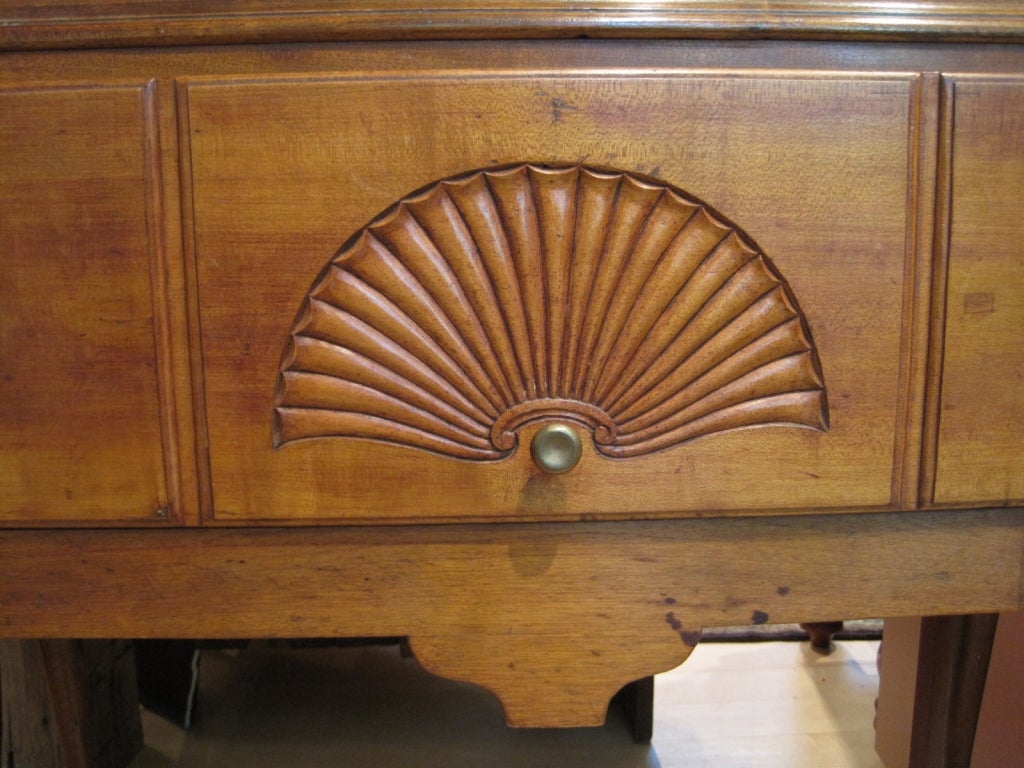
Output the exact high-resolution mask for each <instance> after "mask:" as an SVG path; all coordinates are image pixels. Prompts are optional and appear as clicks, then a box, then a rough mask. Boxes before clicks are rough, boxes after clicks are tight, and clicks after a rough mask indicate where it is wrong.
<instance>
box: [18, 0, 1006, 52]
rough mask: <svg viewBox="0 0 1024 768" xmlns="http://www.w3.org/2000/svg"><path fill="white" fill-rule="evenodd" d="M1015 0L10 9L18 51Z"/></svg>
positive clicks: (850, 15) (820, 22)
mask: <svg viewBox="0 0 1024 768" xmlns="http://www.w3.org/2000/svg"><path fill="white" fill-rule="evenodd" d="M1022 21H1024V14H1022V13H1021V9H1020V6H1019V5H1018V4H1017V3H1014V2H1012V0H998V1H995V2H994V1H993V0H929V2H922V1H921V0H915V1H914V2H904V3H899V4H896V5H894V4H892V3H888V2H882V1H881V0H868V1H867V2H864V1H863V0H862V1H861V2H856V1H855V0H840V1H838V2H830V3H828V4H827V6H823V5H822V4H821V3H820V2H816V1H815V0H788V1H787V2H776V3H763V2H751V0H657V1H656V2H651V3H645V4H644V5H643V6H642V7H641V6H636V5H634V4H631V3H622V2H619V1H618V0H588V1H587V2H580V1H579V0H577V1H575V2H565V1H564V0H518V1H517V2H509V1H508V0H488V1H487V2H479V0H434V1H433V2H427V3H424V2H422V0H387V1H386V2H366V0H341V1H340V2H339V1H337V0H335V1H333V2H330V1H328V0H284V1H283V2H280V1H279V2H271V1H270V0H229V1H228V2H216V3H213V2H210V1H209V0H207V2H193V1H190V0H173V1H172V2H154V0H144V1H143V2H136V3H131V4H124V3H118V2H112V1H111V0H74V2H59V0H36V1H35V2H33V3H28V4H20V5H16V6H14V7H13V8H11V9H9V10H5V11H4V12H3V14H2V15H0V22H2V23H0V47H3V48H9V49H15V50H17V49H21V50H25V49H34V48H73V47H111V46H129V45H134V46H147V45H148V46H160V45H191V44H223V43H281V42H308V41H351V40H381V39H392V40H393V39H406V40H431V39H435V40H436V39H463V40H464V39H500V38H525V37H533V38H552V39H565V38H574V37H598V38H602V37H603V38H652V37H654V38H658V37H661V38H691V39H692V38H710V39H722V38H732V39H744V38H753V39H765V38H768V39H790V40H792V39H797V40H799V39H839V40H915V39H926V40H979V41H992V42H1000V41H1016V40H1019V39H1020V38H1021V36H1022V31H1021V30H1022Z"/></svg>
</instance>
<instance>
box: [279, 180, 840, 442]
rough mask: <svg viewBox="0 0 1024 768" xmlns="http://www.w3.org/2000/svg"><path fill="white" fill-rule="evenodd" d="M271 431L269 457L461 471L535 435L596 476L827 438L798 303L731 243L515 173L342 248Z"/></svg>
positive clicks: (433, 191)
mask: <svg viewBox="0 0 1024 768" xmlns="http://www.w3.org/2000/svg"><path fill="white" fill-rule="evenodd" d="M275 414H276V419H275V429H274V444H275V446H279V445H282V444H284V443H287V442H289V441H292V440H299V439H303V438H313V437H331V436H344V437H359V438H369V439H375V440H383V441H387V442H391V443H398V444H402V445H407V446H412V447H415V448H421V449H425V450H430V451H434V452H437V453H441V454H444V455H448V456H453V457H458V458H463V459H475V460H491V459H500V458H503V457H505V456H508V455H509V454H510V453H511V452H513V451H514V450H515V448H516V444H517V439H516V432H517V430H518V429H519V428H520V427H521V426H523V425H524V424H526V423H528V422H531V421H535V420H538V419H543V418H549V417H557V418H560V419H569V420H573V421H575V422H578V423H582V424H585V425H586V426H588V427H589V428H590V429H591V431H592V433H593V438H594V443H595V445H596V447H597V450H598V451H599V452H600V453H602V454H604V455H606V456H611V457H630V456H639V455H643V454H646V453H650V452H652V451H657V450H660V449H663V448H668V447H670V446H674V445H677V444H679V443H683V442H686V441H688V440H692V439H694V438H697V437H701V436H704V435H709V434H712V433H715V432H720V431H723V430H729V429H735V428H738V427H748V426H753V425H759V424H790V425H800V426H805V427H812V428H816V429H822V430H824V429H827V422H828V415H827V405H826V398H825V391H824V384H823V380H822V377H821V372H820V366H819V363H818V359H817V353H816V351H815V348H814V345H813V343H812V341H811V337H810V333H809V331H808V330H807V328H806V324H805V323H804V321H803V318H802V316H801V314H800V311H799V309H798V307H797V304H796V301H795V300H794V299H793V296H792V295H791V293H790V290H789V288H788V286H787V285H786V283H785V281H784V280H783V279H782V278H781V277H780V276H779V274H778V273H777V272H776V271H775V270H774V268H773V267H772V265H771V264H770V262H769V261H768V259H767V258H766V257H765V256H764V255H763V254H761V253H759V252H758V250H757V249H756V248H755V247H754V246H753V244H752V243H751V241H750V240H749V239H748V238H747V237H746V236H745V235H744V234H743V233H742V232H741V231H740V230H738V229H737V228H736V227H734V226H733V225H731V224H730V223H729V222H727V221H724V220H723V219H721V218H719V217H718V216H716V215H715V214H714V213H713V212H712V211H710V210H708V208H707V207H706V206H704V205H703V204H702V203H700V202H699V201H697V200H694V199H691V198H689V197H687V196H686V195H685V194H683V193H682V192H680V191H679V190H676V189H673V188H671V187H669V186H667V185H665V184H662V183H659V182H655V181H651V180H649V179H641V178H637V177H634V176H631V175H629V174H627V173H622V172H606V171H601V170H595V169H590V168H585V167H569V168H545V167H538V166H532V165H521V166H517V167H514V168H507V169H502V170H489V171H478V172H474V173H471V174H468V175H465V176H461V177H458V178H454V179H449V180H445V181H441V182H438V183H436V184H434V185H433V186H431V187H429V188H427V189H426V190H425V191H423V192H420V193H417V194H415V195H413V196H411V197H409V198H406V199H404V200H402V201H401V202H399V203H398V204H397V205H396V206H394V207H393V208H392V209H390V210H389V211H388V212H387V213H385V214H383V215H382V216H381V217H380V218H378V219H376V220H375V221H373V222H372V223H370V224H369V225H368V226H367V227H365V228H364V229H362V230H361V231H360V232H358V233H357V235H356V236H355V237H354V238H353V239H352V240H350V241H349V243H348V244H347V245H346V246H345V247H344V248H342V250H341V251H340V252H339V253H338V255H337V256H336V257H335V258H334V259H333V260H332V261H331V262H330V264H328V266H327V267H326V268H325V269H324V271H323V272H322V273H321V275H320V276H319V278H318V279H317V281H316V283H315V284H314V285H313V287H312V289H311V290H310V292H309V294H308V296H307V297H306V300H305V303H304V305H303V307H302V309H301V311H300V313H299V315H298V318H297V320H296V322H295V325H294V327H293V329H292V332H291V339H290V344H289V347H288V349H287V350H286V352H285V354H284V357H283V361H282V366H281V374H280V378H279V381H278V389H277V399H276V411H275Z"/></svg>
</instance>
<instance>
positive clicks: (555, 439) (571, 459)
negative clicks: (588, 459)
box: [530, 424, 583, 474]
mask: <svg viewBox="0 0 1024 768" xmlns="http://www.w3.org/2000/svg"><path fill="white" fill-rule="evenodd" d="M530 455H531V456H533V462H534V464H536V465H537V466H538V467H540V468H541V469H543V470H544V471H545V472H551V473H552V474H560V473H562V472H568V471H569V470H570V469H572V468H573V467H575V466H576V464H577V463H578V462H579V460H580V457H581V456H582V455H583V443H582V442H581V441H580V436H579V435H577V434H576V430H574V429H573V428H572V427H570V426H567V425H566V424H545V425H544V426H543V427H541V428H540V429H538V430H537V434H535V435H534V436H533V440H531V441H530Z"/></svg>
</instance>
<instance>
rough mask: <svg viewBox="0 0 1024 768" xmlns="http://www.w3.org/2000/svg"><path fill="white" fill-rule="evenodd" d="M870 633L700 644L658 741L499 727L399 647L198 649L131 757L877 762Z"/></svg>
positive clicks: (311, 763)
mask: <svg viewBox="0 0 1024 768" xmlns="http://www.w3.org/2000/svg"><path fill="white" fill-rule="evenodd" d="M877 650H878V643H877V642H873V641H845V642H840V643H838V644H837V647H836V650H835V651H834V652H833V653H832V654H831V655H828V656H821V655H819V654H817V653H815V652H814V651H812V650H811V649H810V648H809V646H808V644H807V643H796V642H777V643H743V644H726V643H708V644H704V645H700V646H698V647H697V649H696V650H695V651H694V653H693V654H692V656H691V657H690V659H689V660H688V661H687V662H686V663H685V664H684V665H682V666H681V667H679V668H678V669H676V670H673V671H672V672H669V673H666V674H663V675H659V676H658V677H657V678H656V684H655V723H654V741H653V743H652V744H651V745H650V746H646V745H643V746H641V745H636V744H633V743H632V741H631V740H630V737H629V734H628V732H627V730H626V725H625V721H624V720H623V719H622V717H621V715H619V714H617V713H613V715H612V716H611V717H610V718H609V721H608V723H607V724H606V725H605V726H604V727H603V728H596V729H591V728H580V729H567V730H530V731H520V730H512V729H508V728H506V727H505V726H504V725H503V723H502V718H501V709H500V706H499V705H498V703H497V701H496V700H495V699H494V698H493V697H492V696H490V695H489V694H488V693H486V692H484V691H481V690H479V689H476V688H474V687H472V686H469V685H465V684H462V683H457V682H452V681H448V680H441V679H438V678H435V677H433V676H431V675H429V674H427V673H425V672H423V671H422V670H421V669H420V668H419V667H418V666H417V665H416V663H415V662H414V661H412V660H410V659H404V658H401V657H400V656H399V655H398V653H397V651H396V650H395V649H394V648H390V647H369V648H354V649H352V648H350V649H317V650H289V651H278V650H274V651H271V650H248V651H242V652H209V651H207V652H204V654H203V659H202V666H201V670H202V672H201V675H200V692H199V704H200V708H201V709H200V713H199V714H200V716H199V718H198V722H197V723H196V724H195V725H194V726H193V728H192V729H191V730H190V731H189V732H188V733H187V734H185V733H184V732H182V731H181V730H179V729H177V728H175V727H173V726H170V725H169V724H167V723H166V722H165V721H163V720H160V719H159V718H156V717H154V716H151V715H148V714H147V715H146V717H145V726H146V736H147V748H146V750H145V752H143V753H142V754H141V755H140V756H139V757H138V758H137V759H136V761H135V762H134V763H133V765H132V768H179V767H181V768H228V767H230V768H237V767H239V766H245V768H264V766H266V767H268V768H269V766H274V768H279V767H280V766H283V765H285V766H291V767H292V768H326V767H327V766H331V767H332V768H334V767H336V766H356V767H361V766H373V768H390V767H392V766H407V767H408V768H421V767H424V768H425V767H426V766H430V768H455V767H458V766H466V767H467V768H469V767H470V766H471V767H472V768H478V766H481V765H487V766H493V767H494V768H502V767H503V766H508V767H509V768H511V767H512V766H515V768H532V767H533V766H537V767H538V768H539V767H540V766H544V767H545V768H547V767H548V766H553V765H557V766H562V767H564V768H584V767H585V768H596V767H597V766H602V767H603V766H608V767H609V768H626V767H627V766H628V767H629V768H640V767H641V766H643V767H645V768H656V767H660V768H698V766H708V767H709V768H734V767H735V768H740V767H741V766H742V767H743V768H750V766H758V768H776V767H777V768H783V766H784V767H785V768H801V767H802V766H807V767H808V768H810V767H811V766H813V767H814V768H822V767H823V766H825V767H827V768H880V767H881V765H882V764H881V763H880V762H879V760H878V758H877V757H876V756H875V753H874V749H873V739H874V732H873V728H872V721H873V717H874V699H875V696H876V693H877V688H878V674H877V669H876V654H877Z"/></svg>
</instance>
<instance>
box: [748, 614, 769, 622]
mask: <svg viewBox="0 0 1024 768" xmlns="http://www.w3.org/2000/svg"><path fill="white" fill-rule="evenodd" d="M750 621H751V622H752V623H754V624H767V623H768V614H767V613H765V612H764V611H754V612H753V613H752V614H750Z"/></svg>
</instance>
